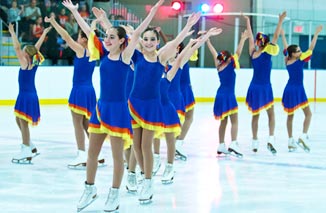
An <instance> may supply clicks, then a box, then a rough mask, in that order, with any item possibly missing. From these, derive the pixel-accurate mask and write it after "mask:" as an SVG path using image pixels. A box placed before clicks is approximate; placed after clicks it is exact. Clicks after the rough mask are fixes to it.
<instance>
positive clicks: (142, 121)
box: [129, 50, 164, 135]
mask: <svg viewBox="0 0 326 213" xmlns="http://www.w3.org/2000/svg"><path fill="white" fill-rule="evenodd" d="M132 61H133V62H134V64H135V70H134V83H133V87H132V89H131V93H130V96H129V110H130V114H131V116H132V118H133V123H132V125H133V128H139V127H141V128H144V129H148V130H152V131H155V134H156V135H160V134H161V133H162V132H163V131H164V123H163V109H162V104H161V95H160V81H161V78H162V74H163V72H164V66H163V65H162V64H161V63H160V62H159V58H158V57H157V61H156V62H149V61H146V59H145V58H144V55H143V54H142V53H141V52H139V51H138V50H135V53H134V55H133V57H132Z"/></svg>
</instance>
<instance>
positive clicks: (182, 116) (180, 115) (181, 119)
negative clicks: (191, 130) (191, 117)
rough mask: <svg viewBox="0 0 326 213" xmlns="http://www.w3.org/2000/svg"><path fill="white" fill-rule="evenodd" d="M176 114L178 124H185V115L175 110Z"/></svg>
mask: <svg viewBox="0 0 326 213" xmlns="http://www.w3.org/2000/svg"><path fill="white" fill-rule="evenodd" d="M177 113H178V116H179V120H180V123H181V124H183V123H184V122H185V117H186V113H185V112H184V111H182V110H177Z"/></svg>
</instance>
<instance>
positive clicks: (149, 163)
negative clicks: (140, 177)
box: [141, 129, 155, 179]
mask: <svg viewBox="0 0 326 213" xmlns="http://www.w3.org/2000/svg"><path fill="white" fill-rule="evenodd" d="M154 133H155V132H154V131H152V130H148V129H143V133H142V141H141V150H142V155H143V163H144V173H145V178H146V179H151V178H152V171H153V151H152V144H153V139H154Z"/></svg>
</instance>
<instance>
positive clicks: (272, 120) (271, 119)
mask: <svg viewBox="0 0 326 213" xmlns="http://www.w3.org/2000/svg"><path fill="white" fill-rule="evenodd" d="M267 116H268V126H269V135H270V136H274V130H275V113H274V106H272V107H271V108H269V109H268V110H267Z"/></svg>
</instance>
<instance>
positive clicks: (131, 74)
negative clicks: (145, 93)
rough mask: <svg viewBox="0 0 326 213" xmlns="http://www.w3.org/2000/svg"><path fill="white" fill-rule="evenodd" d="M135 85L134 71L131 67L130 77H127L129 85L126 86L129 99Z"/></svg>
mask: <svg viewBox="0 0 326 213" xmlns="http://www.w3.org/2000/svg"><path fill="white" fill-rule="evenodd" d="M133 83H134V70H133V69H132V68H131V67H129V71H128V76H127V84H126V97H127V99H128V98H129V95H130V92H131V88H132V85H133Z"/></svg>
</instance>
